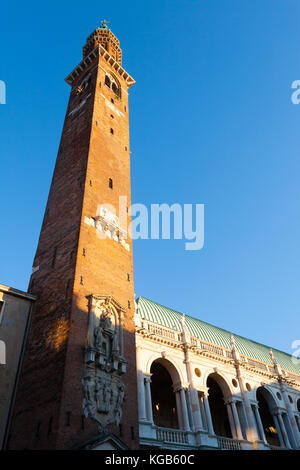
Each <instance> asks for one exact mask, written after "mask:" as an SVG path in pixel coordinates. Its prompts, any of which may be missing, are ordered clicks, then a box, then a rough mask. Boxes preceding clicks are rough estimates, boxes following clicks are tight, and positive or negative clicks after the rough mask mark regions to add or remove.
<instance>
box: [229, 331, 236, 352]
mask: <svg viewBox="0 0 300 470" xmlns="http://www.w3.org/2000/svg"><path fill="white" fill-rule="evenodd" d="M230 344H231V347H232V349H235V340H234V336H233V334H232V333H231V335H230Z"/></svg>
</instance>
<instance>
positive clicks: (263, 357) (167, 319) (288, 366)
mask: <svg viewBox="0 0 300 470" xmlns="http://www.w3.org/2000/svg"><path fill="white" fill-rule="evenodd" d="M137 305H138V314H139V315H140V316H141V318H142V319H145V320H148V321H150V322H153V323H156V324H158V325H161V326H165V327H166V328H170V329H172V330H177V331H181V325H180V322H179V319H180V317H181V316H182V313H180V312H176V311H175V310H172V309H171V308H167V307H164V306H163V305H160V304H158V303H156V302H153V301H152V300H149V299H146V298H145V297H139V298H138V299H137ZM185 324H186V326H187V328H188V330H189V332H190V334H191V335H192V336H194V337H195V338H199V339H201V340H203V341H207V342H208V343H212V344H214V345H217V346H223V347H225V348H228V349H231V345H230V334H231V332H229V331H226V330H223V329H222V328H218V327H216V326H213V325H210V324H209V323H206V322H204V321H201V320H198V319H197V318H193V317H191V316H189V315H185ZM234 339H235V345H236V348H237V349H238V350H239V352H240V353H241V354H243V355H245V356H247V357H250V358H253V359H257V360H258V361H262V362H265V363H267V364H272V362H271V358H270V355H269V351H270V346H265V345H263V344H260V343H256V342H255V341H252V340H250V339H247V338H243V337H242V336H239V335H236V334H234ZM273 353H274V356H275V358H276V360H277V361H278V363H279V364H280V365H281V367H282V368H283V369H285V370H287V371H290V372H295V373H296V374H300V365H299V364H294V363H293V361H292V356H290V355H289V354H287V353H285V352H283V351H279V350H276V349H273Z"/></svg>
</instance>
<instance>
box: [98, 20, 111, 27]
mask: <svg viewBox="0 0 300 470" xmlns="http://www.w3.org/2000/svg"><path fill="white" fill-rule="evenodd" d="M107 23H110V21H107V20H102V21H101V25H100V28H102V29H108V26H107Z"/></svg>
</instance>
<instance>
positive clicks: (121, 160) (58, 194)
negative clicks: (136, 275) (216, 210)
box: [9, 56, 138, 449]
mask: <svg viewBox="0 0 300 470" xmlns="http://www.w3.org/2000/svg"><path fill="white" fill-rule="evenodd" d="M103 69H104V70H107V71H109V72H111V73H113V74H114V75H115V76H117V77H118V75H117V73H116V72H115V71H113V70H111V67H110V65H108V63H107V62H106V60H105V59H104V58H102V57H100V56H99V57H97V58H95V59H94V61H93V63H92V64H91V65H90V66H89V68H88V69H87V70H85V71H84V72H83V73H82V76H80V77H78V79H77V80H76V83H74V85H73V91H72V92H71V96H70V101H69V106H68V110H67V113H66V118H65V123H64V128H63V133H62V138H61V143H60V148H59V152H58V157H57V162H56V166H55V171H54V176H53V180H52V184H51V189H50V193H49V199H48V203H47V208H46V213H45V218H44V222H43V226H42V230H41V234H40V239H39V244H38V248H37V253H36V257H35V260H34V266H39V270H38V271H36V272H35V273H34V274H33V275H32V278H31V282H30V291H32V292H33V293H36V294H38V296H39V298H38V301H37V304H36V311H35V314H34V316H33V320H32V325H31V329H30V334H29V339H28V346H27V350H26V354H25V359H24V366H23V371H22V375H21V380H20V385H19V390H18V395H17V401H16V407H15V416H14V420H13V426H12V436H11V439H10V444H9V445H10V448H58V449H63V448H69V447H71V446H73V445H77V444H79V443H81V442H83V441H85V440H87V439H88V438H90V437H93V436H95V435H96V434H98V432H99V431H98V427H97V425H96V423H95V422H93V421H92V420H91V419H90V418H87V419H85V420H84V423H83V422H82V399H83V396H82V385H81V379H82V376H83V367H84V348H85V346H86V337H87V328H88V300H87V296H88V295H90V294H108V295H112V296H113V297H115V299H116V300H117V301H118V302H119V303H120V304H121V305H122V306H123V307H125V308H126V313H125V319H124V325H123V327H124V356H125V358H126V359H127V361H128V368H127V373H126V374H125V375H124V376H122V381H123V382H124V384H125V387H126V389H125V397H124V403H123V407H122V409H123V418H122V423H121V424H122V431H123V435H122V436H121V437H120V438H121V439H122V440H123V441H124V442H125V443H126V444H127V445H128V446H129V447H133V448H134V447H136V446H137V445H138V417H137V386H136V365H135V336H134V323H133V313H134V293H133V292H134V291H133V270H132V244H131V240H129V239H128V240H127V242H128V243H129V244H130V251H129V252H128V251H126V250H125V248H124V247H123V246H121V245H120V244H119V243H118V242H116V241H114V240H110V239H106V240H101V239H99V238H98V237H97V235H96V230H95V228H94V227H91V226H88V225H87V224H85V222H84V219H85V217H95V216H96V211H97V206H98V205H99V204H102V203H110V204H112V205H114V206H115V207H116V209H117V210H118V203H119V196H127V198H128V206H129V207H130V152H129V118H128V97H127V93H126V91H127V84H126V82H125V80H123V79H122V78H121V77H118V79H119V81H120V83H121V86H122V97H121V99H120V100H118V99H116V98H115V96H114V94H113V92H112V91H111V90H110V89H109V88H108V87H107V86H106V85H105V84H104V78H105V72H104V70H103ZM89 72H91V83H90V85H89V87H88V88H87V89H85V90H84V91H83V92H82V93H80V94H79V95H76V93H75V89H76V86H77V85H78V84H80V83H81V80H82V79H83V78H84V77H85V76H87V74H88V73H89ZM89 94H91V96H90V97H89V98H88V99H87V101H86V103H85V104H84V105H83V106H82V107H81V108H80V109H78V110H77V111H76V112H75V113H74V114H73V115H70V114H69V113H70V112H71V111H72V110H73V109H75V108H76V107H77V106H78V105H79V103H80V102H82V100H84V99H85V98H86V97H87V96H88V95H89ZM103 95H104V96H105V97H106V98H107V99H108V100H109V102H111V98H113V99H114V106H115V110H118V111H119V113H121V114H120V115H118V113H117V112H115V110H111V109H110V108H109V107H108V106H107V104H106V101H105V99H104V97H103ZM111 115H113V116H114V117H111ZM111 128H113V129H114V134H111V132H110V129H111ZM125 147H127V150H125ZM109 178H111V179H112V180H113V189H110V188H109V183H108V182H109ZM83 249H85V256H83ZM54 254H55V261H54ZM127 274H129V275H130V281H128V277H127ZM68 281H69V289H67V285H68ZM128 301H130V304H131V309H128ZM39 423H40V424H39ZM51 423H52V424H51ZM131 428H133V429H134V434H135V437H134V439H133V438H132V437H133V436H132V429H131ZM109 430H110V431H113V432H115V433H116V434H117V435H118V436H119V428H118V429H116V427H112V428H110V429H109Z"/></svg>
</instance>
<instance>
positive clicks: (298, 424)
mask: <svg viewBox="0 0 300 470" xmlns="http://www.w3.org/2000/svg"><path fill="white" fill-rule="evenodd" d="M295 419H296V423H297V426H298V431H299V433H300V419H299V416H295Z"/></svg>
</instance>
